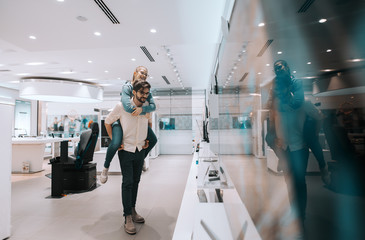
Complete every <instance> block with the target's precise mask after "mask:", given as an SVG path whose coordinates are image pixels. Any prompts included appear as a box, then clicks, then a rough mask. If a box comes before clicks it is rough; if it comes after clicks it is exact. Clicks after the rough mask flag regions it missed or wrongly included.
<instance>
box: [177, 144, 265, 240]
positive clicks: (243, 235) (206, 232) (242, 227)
mask: <svg viewBox="0 0 365 240" xmlns="http://www.w3.org/2000/svg"><path fill="white" fill-rule="evenodd" d="M203 159H206V160H208V159H210V160H212V161H211V162H209V163H212V162H213V161H214V160H215V159H217V156H216V155H215V154H214V153H212V152H211V151H210V149H209V143H205V142H202V143H200V151H199V153H197V152H194V156H193V159H192V163H191V167H190V172H189V176H188V179H187V182H186V187H185V192H184V196H183V199H182V202H181V206H180V211H179V216H178V219H177V222H176V226H175V231H174V235H173V240H180V239H181V240H186V239H199V240H204V239H224V240H231V239H232V240H233V239H255V240H256V239H258V240H259V239H261V237H260V235H259V234H258V232H257V230H256V227H255V225H254V224H253V222H252V219H251V217H250V215H249V214H248V211H247V209H246V207H245V205H244V204H243V202H242V201H241V198H240V196H239V195H238V193H237V190H236V189H235V188H234V185H233V183H232V181H231V180H230V178H229V175H228V173H227V171H225V168H224V165H223V164H222V163H220V166H221V167H222V168H223V171H224V175H225V178H226V179H225V181H226V183H227V185H226V187H225V188H223V187H222V186H223V185H225V184H223V185H222V184H221V183H217V184H218V185H219V186H220V192H221V193H222V195H221V196H222V199H223V201H218V199H217V197H216V195H215V188H216V186H208V187H207V188H200V187H198V186H199V185H200V184H199V178H201V175H200V172H204V171H206V170H205V166H203V167H202V168H204V169H203V170H202V168H201V163H203ZM197 160H198V164H197V163H196V162H197ZM205 163H208V162H205ZM199 168H200V169H199ZM222 175H223V174H221V175H220V177H222ZM197 178H198V179H197ZM198 191H199V193H201V192H202V191H204V193H205V194H204V195H205V196H206V199H205V200H206V201H202V199H200V197H199V196H198Z"/></svg>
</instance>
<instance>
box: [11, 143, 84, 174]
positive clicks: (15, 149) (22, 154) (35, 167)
mask: <svg viewBox="0 0 365 240" xmlns="http://www.w3.org/2000/svg"><path fill="white" fill-rule="evenodd" d="M79 140H80V139H79V138H13V139H12V156H13V157H12V168H11V171H12V172H13V173H24V172H28V171H24V170H23V166H24V163H27V164H29V173H34V172H39V171H42V170H43V168H42V166H43V159H44V150H45V146H46V143H52V144H54V148H59V145H58V144H59V143H60V142H63V141H72V142H78V141H79ZM54 152H57V153H59V152H58V150H57V151H54ZM58 156H59V154H58ZM54 157H56V156H54Z"/></svg>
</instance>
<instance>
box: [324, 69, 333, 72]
mask: <svg viewBox="0 0 365 240" xmlns="http://www.w3.org/2000/svg"><path fill="white" fill-rule="evenodd" d="M321 71H322V72H332V71H335V69H322V70H321Z"/></svg>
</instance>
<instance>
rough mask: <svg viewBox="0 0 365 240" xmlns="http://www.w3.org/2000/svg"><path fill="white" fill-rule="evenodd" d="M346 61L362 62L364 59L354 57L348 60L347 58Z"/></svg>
mask: <svg viewBox="0 0 365 240" xmlns="http://www.w3.org/2000/svg"><path fill="white" fill-rule="evenodd" d="M347 61H348V62H362V61H364V59H361V58H354V59H350V60H347Z"/></svg>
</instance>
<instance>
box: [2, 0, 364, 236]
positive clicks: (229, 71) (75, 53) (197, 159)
mask: <svg viewBox="0 0 365 240" xmlns="http://www.w3.org/2000/svg"><path fill="white" fill-rule="evenodd" d="M364 16H365V1H364V0H349V1H341V0H299V1H290V0H281V1H270V0H226V1H224V0H201V1H193V0H184V1H182V0H176V1H168V0H155V1H148V0H127V1H115V0H94V1H91V0H79V1H71V0H37V1H35V0H31V1H30V0H2V1H0V109H1V110H0V111H1V125H0V128H1V132H2V134H1V136H0V150H1V155H2V158H1V163H2V167H1V168H0V173H1V174H0V181H1V185H0V186H1V187H0V189H1V192H2V194H1V195H0V203H1V205H0V239H11V240H13V239H21V240H26V239H64V238H69V239H82V240H86V239H136V240H138V239H149V240H150V239H152V240H153V239H174V240H178V239H182V240H186V239H199V240H200V239H363V238H364V237H365V230H364V228H363V223H364V221H365V201H364V196H365V179H364V174H363V173H364V171H365V162H364V159H365V77H364V76H365V47H364V44H363V43H364V42H365V31H364V29H365V17H364ZM277 60H285V61H286V62H287V64H288V66H289V67H290V72H289V73H290V75H291V79H295V81H297V80H298V82H300V83H301V87H302V90H303V93H304V99H305V102H306V103H311V104H312V105H313V106H314V107H315V109H316V111H318V112H319V113H320V115H321V119H320V121H319V123H320V124H319V125H318V126H319V127H318V129H316V130H317V134H318V136H317V138H318V142H319V143H320V149H321V152H322V153H323V158H324V160H325V163H326V171H327V172H326V174H327V175H326V176H324V172H323V168H321V167H320V166H319V164H318V162H317V158H316V156H315V155H314V154H313V153H312V150H310V153H309V157H308V164H307V165H306V169H305V173H304V174H305V176H304V181H305V182H306V196H305V202H306V203H305V204H306V210H305V218H304V219H301V217H300V213H298V211H297V210H296V209H297V205H296V203H295V202H293V201H292V198H291V195H290V191H291V190H290V189H291V187H293V186H295V180H293V179H291V178H290V176H289V175H287V174H286V173H287V171H288V170H287V169H286V168H285V166H284V167H283V165H281V164H283V161H280V160H282V159H281V158H280V156H279V157H278V155H277V154H276V151H275V149H273V148H272V147H270V146H271V145H270V143H268V141H269V140H268V136H269V134H270V132H269V129H271V128H270V121H271V117H272V116H273V115H272V114H273V111H272V107H271V106H272V105H270V104H269V102H270V101H271V97H272V94H273V91H274V90H273V83H274V81H275V79H276V72H275V69H274V63H275V62H276V61H277ZM138 66H145V67H146V68H147V69H148V77H147V79H146V80H147V81H148V82H149V83H150V84H151V89H150V93H151V95H152V96H153V99H154V102H155V104H156V110H155V111H154V112H152V113H151V119H152V127H151V129H152V130H153V132H154V133H155V135H156V137H157V140H158V141H157V144H156V146H155V147H154V148H153V149H152V150H151V152H150V153H149V155H148V156H147V157H146V159H145V165H144V167H145V168H144V170H143V172H142V175H141V181H140V184H139V190H138V198H137V206H136V207H137V208H138V210H139V213H140V214H141V215H143V216H144V218H145V220H146V222H145V223H144V224H140V223H136V229H137V233H136V234H135V235H129V234H127V233H126V232H125V231H124V228H123V224H124V218H123V205H122V203H121V182H122V175H121V169H120V165H119V160H118V155H115V156H114V158H113V160H112V162H111V165H110V168H109V179H108V181H107V182H106V183H105V184H102V183H101V182H100V180H99V176H100V173H101V171H102V170H103V163H104V160H105V156H106V151H107V148H108V145H109V144H110V141H111V139H110V137H109V136H108V134H107V132H106V129H105V127H104V123H105V119H106V117H107V116H108V114H109V113H110V112H111V111H112V109H113V108H114V107H115V106H116V104H117V103H118V102H120V101H121V90H122V87H123V85H124V84H126V83H127V82H128V81H131V80H132V76H133V72H134V71H135V69H136V67H138ZM303 104H304V103H303ZM275 124H276V123H275ZM96 125H98V128H99V129H98V130H97V131H96V130H95V132H94V129H92V130H90V129H91V128H92V126H96ZM288 131H289V133H291V134H294V130H292V129H290V128H289V130H288ZM86 132H88V133H91V132H92V136H93V137H94V136H95V138H94V140H93V141H94V142H93V143H94V146H93V147H91V148H92V150H90V154H91V156H92V157H91V159H90V160H91V161H90V162H83V163H82V165H83V166H81V170H82V171H84V170H85V171H86V173H85V171H84V172H82V173H83V174H86V175H85V176H86V177H85V179H87V182H80V179H81V178H80V177H79V176H80V175H77V174H79V173H80V171H81V170H80V169H76V168H77V166H76V165H77V164H76V162H77V160H75V159H78V158H77V156H76V157H75V158H74V160H73V161H75V164H71V165H67V167H66V166H65V164H64V162H63V160H64V159H70V157H71V158H72V156H73V155H74V154H75V150H76V152H77V148H78V147H79V146H80V145H81V142H82V141H83V140H81V139H83V136H86V134H85V133H86ZM83 133H84V135H83ZM304 133H305V131H303V134H304ZM90 139H91V138H90ZM269 145H270V146H269ZM87 147H89V145H88V146H87ZM306 147H308V146H307V145H306ZM311 149H312V148H311ZM76 155H77V154H76ZM72 163H74V162H72ZM74 165H75V167H74ZM284 165H285V164H284ZM87 166H89V167H90V169H89V168H88V167H87ZM75 169H76V170H75ZM88 171H90V172H88ZM66 172H67V173H66ZM59 174H61V175H59ZM76 175H77V176H78V177H75V176H76ZM288 176H289V177H288ZM294 177H295V176H294ZM82 181H84V179H83V178H82ZM297 191H299V190H297ZM294 192H295V187H294Z"/></svg>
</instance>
